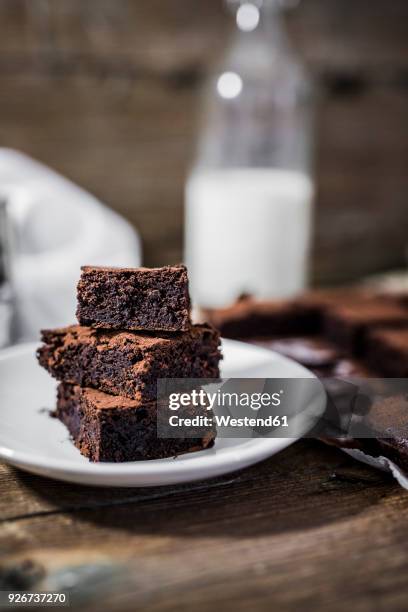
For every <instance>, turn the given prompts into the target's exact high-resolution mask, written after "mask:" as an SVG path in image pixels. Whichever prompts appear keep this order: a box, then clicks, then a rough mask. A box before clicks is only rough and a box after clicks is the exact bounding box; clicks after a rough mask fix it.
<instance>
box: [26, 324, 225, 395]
mask: <svg viewBox="0 0 408 612" xmlns="http://www.w3.org/2000/svg"><path fill="white" fill-rule="evenodd" d="M42 340H43V342H44V345H43V346H41V347H40V348H39V349H38V352H37V355H38V360H39V362H40V364H41V365H42V366H43V367H44V368H45V369H46V370H48V371H49V372H50V374H52V376H54V377H55V378H57V379H58V380H60V381H62V382H67V383H71V384H76V385H80V386H81V387H92V388H95V389H99V390H100V391H104V392H105V393H111V394H116V395H122V396H125V397H128V398H130V399H135V400H140V401H149V400H153V399H155V397H156V382H157V379H158V378H217V377H219V361H220V359H221V353H220V348H219V341H220V338H219V333H218V332H217V331H216V330H215V329H213V328H212V327H211V326H210V325H207V324H203V325H191V326H190V327H189V328H188V330H187V331H185V332H179V333H177V334H174V333H173V334H170V333H167V334H166V333H161V334H160V335H157V334H154V335H153V334H148V333H144V334H142V333H135V332H132V331H118V332H116V331H107V330H100V329H93V328H90V327H83V326H80V325H73V326H71V327H67V328H63V329H54V330H45V331H43V332H42Z"/></svg>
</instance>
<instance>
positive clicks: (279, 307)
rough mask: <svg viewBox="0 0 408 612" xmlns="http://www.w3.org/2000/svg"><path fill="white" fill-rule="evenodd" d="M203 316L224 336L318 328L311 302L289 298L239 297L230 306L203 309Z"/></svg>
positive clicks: (282, 333)
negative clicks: (261, 298) (306, 302)
mask: <svg viewBox="0 0 408 612" xmlns="http://www.w3.org/2000/svg"><path fill="white" fill-rule="evenodd" d="M202 314H203V317H204V318H205V319H206V320H208V321H209V322H210V323H212V324H213V325H214V326H215V327H216V328H217V329H219V330H220V332H221V335H222V336H224V337H226V338H240V339H247V338H262V337H271V336H289V335H296V334H302V335H307V334H309V333H314V332H315V331H316V328H317V322H318V319H317V315H316V308H315V305H314V304H313V305H312V306H310V305H309V304H303V303H298V302H296V301H292V300H256V299H254V298H251V297H245V298H241V299H240V300H239V301H237V302H235V304H233V305H232V306H228V307H225V308H215V309H203V310H202Z"/></svg>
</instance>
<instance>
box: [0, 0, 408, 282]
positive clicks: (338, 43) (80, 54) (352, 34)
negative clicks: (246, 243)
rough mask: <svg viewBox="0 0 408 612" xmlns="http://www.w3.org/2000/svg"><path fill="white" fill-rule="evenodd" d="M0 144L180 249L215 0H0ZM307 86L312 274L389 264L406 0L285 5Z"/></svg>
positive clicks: (224, 25)
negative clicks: (311, 126) (311, 101)
mask: <svg viewBox="0 0 408 612" xmlns="http://www.w3.org/2000/svg"><path fill="white" fill-rule="evenodd" d="M0 23H1V36H0V145H1V146H9V147H15V148H18V149H21V150H23V151H25V152H27V153H29V154H30V155H33V156H34V157H36V158H38V159H40V160H41V161H44V162H45V163H48V164H50V165H51V166H53V167H54V168H56V169H57V170H58V171H60V172H62V173H64V174H66V175H67V176H68V177H70V178H72V179H73V180H75V181H77V182H79V183H80V184H81V185H83V186H85V187H86V188H88V189H89V190H90V191H91V192H93V193H95V194H96V195H97V196H99V197H100V198H101V199H103V200H105V201H106V202H107V203H109V204H110V205H111V206H112V207H113V208H114V209H116V210H118V211H120V212H121V213H122V214H124V215H125V216H126V217H127V218H128V219H130V220H131V222H132V223H134V224H135V226H137V227H138V228H139V230H140V231H141V234H142V237H143V243H144V253H145V263H146V264H147V265H156V264H163V263H171V262H175V261H177V260H180V259H181V257H182V222H183V185H184V180H185V176H186V172H187V171H188V167H189V164H190V163H191V160H192V155H193V151H194V138H195V134H196V124H197V110H198V103H199V100H200V92H201V86H202V84H203V81H204V78H205V76H206V74H208V72H209V70H210V68H211V66H212V65H213V64H214V62H215V60H216V59H217V58H218V57H219V55H220V53H222V50H223V48H224V47H225V45H226V43H227V40H228V36H229V33H230V26H231V20H230V18H229V17H228V16H227V14H226V13H225V11H224V10H223V6H222V2H221V0H194V2H191V0H86V1H83V0H0ZM288 25H289V27H290V31H291V34H292V37H293V40H294V42H295V44H296V45H297V46H298V48H299V50H300V51H301V52H302V53H303V55H304V57H305V58H306V61H307V64H308V65H309V67H310V70H311V72H312V73H313V75H314V77H315V79H316V82H317V83H318V88H319V91H320V112H319V119H318V139H317V181H318V203H317V211H316V231H315V249H314V280H315V282H316V283H321V282H323V283H331V282H341V281H346V280H350V279H353V278H356V277H359V276H361V275H362V274H366V273H369V272H374V271H378V270H383V269H387V268H390V267H397V266H401V265H405V249H406V245H407V243H408V213H407V197H408V172H407V168H408V112H407V110H408V3H407V2H406V0H392V2H389V1H387V0H359V1H358V2H356V1H355V0H303V2H302V3H301V5H300V7H299V8H298V9H297V10H296V11H294V12H293V13H292V14H290V15H289V16H288Z"/></svg>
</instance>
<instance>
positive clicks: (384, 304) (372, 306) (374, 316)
mask: <svg viewBox="0 0 408 612" xmlns="http://www.w3.org/2000/svg"><path fill="white" fill-rule="evenodd" d="M379 327H387V328H397V327H398V328H404V327H408V311H407V310H406V309H404V308H403V307H402V306H400V305H399V304H397V303H393V302H391V301H389V300H384V299H382V298H373V299H369V300H366V299H363V300H361V301H357V302H354V303H348V304H342V305H337V306H333V307H332V308H330V309H329V310H328V312H327V313H326V315H325V323H324V331H325V334H326V336H327V337H328V338H329V339H330V340H331V341H332V342H334V343H335V344H338V345H339V346H341V347H343V348H344V349H345V350H347V351H348V352H350V353H351V354H354V355H357V356H361V355H365V353H366V340H367V334H368V331H371V330H373V329H376V328H379Z"/></svg>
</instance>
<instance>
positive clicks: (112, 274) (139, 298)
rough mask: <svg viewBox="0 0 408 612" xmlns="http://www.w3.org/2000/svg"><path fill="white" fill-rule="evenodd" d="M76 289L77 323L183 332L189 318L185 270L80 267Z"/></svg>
mask: <svg viewBox="0 0 408 612" xmlns="http://www.w3.org/2000/svg"><path fill="white" fill-rule="evenodd" d="M81 270H82V274H81V278H80V280H79V283H78V288H77V300H78V306H77V312H76V314H77V319H78V322H79V323H80V325H85V326H90V327H95V328H105V329H128V330H143V331H185V330H187V329H188V327H189V326H190V324H191V321H190V296H189V290H188V276H187V269H186V267H185V266H183V265H176V266H165V267H163V268H103V267H94V266H83V267H82V268H81Z"/></svg>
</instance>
